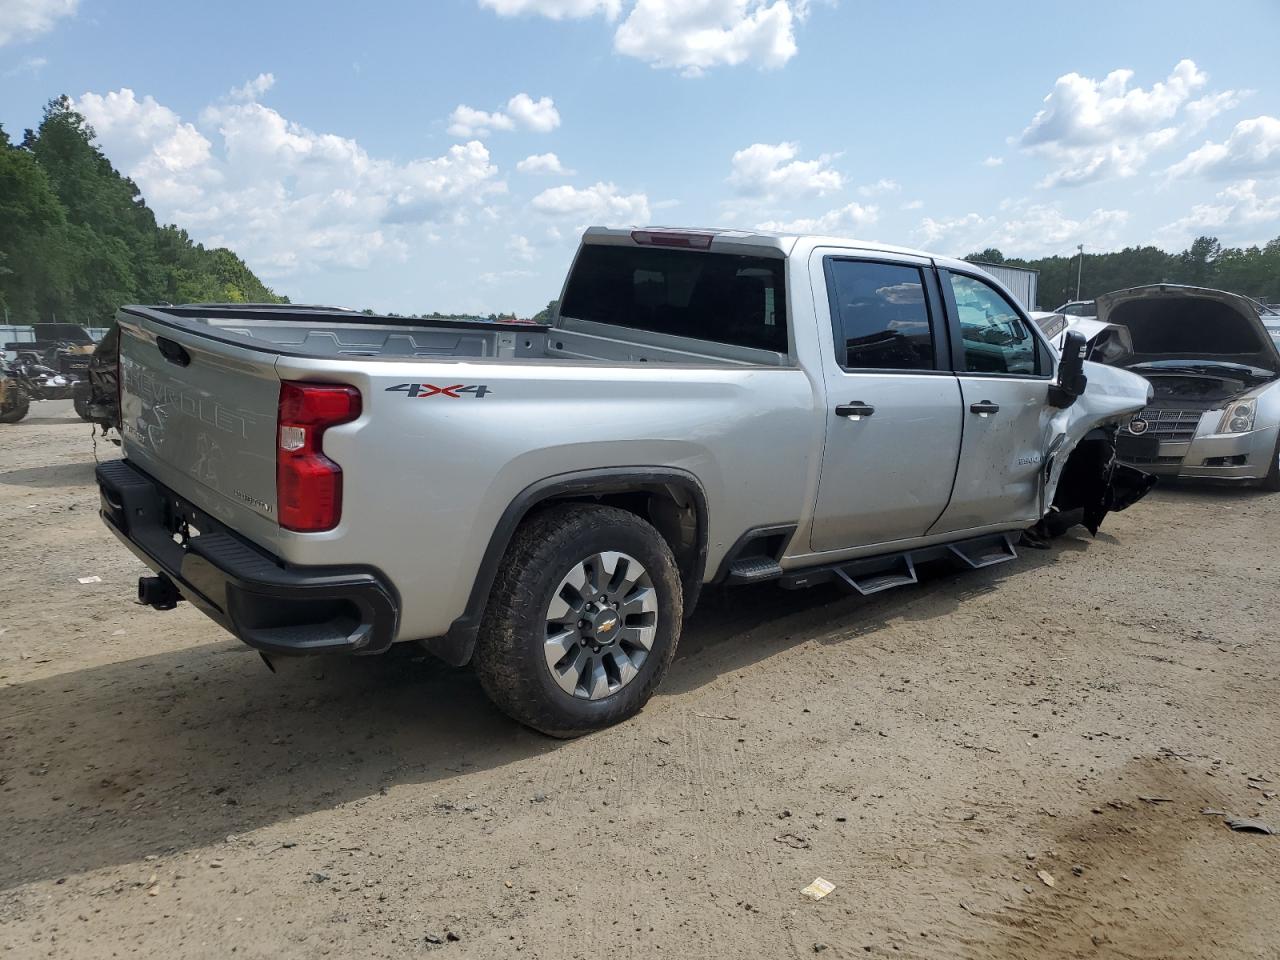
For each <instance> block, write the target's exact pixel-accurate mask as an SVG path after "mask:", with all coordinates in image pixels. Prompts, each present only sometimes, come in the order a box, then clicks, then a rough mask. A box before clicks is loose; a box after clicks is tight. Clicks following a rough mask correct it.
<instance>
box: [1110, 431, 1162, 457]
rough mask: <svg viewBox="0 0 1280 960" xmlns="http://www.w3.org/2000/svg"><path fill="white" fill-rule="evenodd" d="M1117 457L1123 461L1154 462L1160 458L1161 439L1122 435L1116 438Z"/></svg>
mask: <svg viewBox="0 0 1280 960" xmlns="http://www.w3.org/2000/svg"><path fill="white" fill-rule="evenodd" d="M1116 456H1118V457H1119V458H1120V459H1121V460H1153V459H1155V458H1156V457H1158V456H1160V438H1159V437H1134V436H1125V435H1124V434H1121V435H1120V436H1119V437H1117V438H1116Z"/></svg>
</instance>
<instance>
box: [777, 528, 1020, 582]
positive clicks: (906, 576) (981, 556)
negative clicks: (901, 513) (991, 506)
mask: <svg viewBox="0 0 1280 960" xmlns="http://www.w3.org/2000/svg"><path fill="white" fill-rule="evenodd" d="M1015 536H1016V534H1012V533H997V534H988V535H986V536H982V537H974V538H973V539H971V540H960V541H958V542H956V543H939V544H934V545H932V546H928V547H920V548H918V549H916V550H904V551H902V552H901V553H890V554H883V555H881V556H878V557H864V558H862V559H858V560H846V561H844V562H843V563H833V564H828V565H827V566H822V567H810V568H808V569H805V570H793V571H790V572H788V573H785V574H783V575H782V576H780V577H778V578H777V581H778V584H779V586H781V587H783V588H785V589H787V590H799V589H801V588H802V587H816V586H818V585H819V584H823V583H835V584H837V585H839V586H841V587H843V588H844V589H846V590H848V591H849V592H851V593H856V594H859V595H861V596H864V597H866V596H870V595H871V594H874V593H880V592H881V591H882V590H890V589H892V588H893V587H905V586H908V585H910V584H913V583H918V582H919V577H918V576H917V574H916V566H917V564H921V563H925V562H926V561H930V560H951V561H952V562H953V563H956V564H958V565H960V566H962V567H964V568H966V569H969V570H979V569H981V568H983V567H992V566H995V565H996V564H998V563H1007V562H1008V561H1010V560H1016V559H1017V557H1018V551H1017V550H1015V549H1014V547H1013V542H1014V540H1013V538H1014V537H1015Z"/></svg>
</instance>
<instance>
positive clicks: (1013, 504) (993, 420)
mask: <svg viewBox="0 0 1280 960" xmlns="http://www.w3.org/2000/svg"><path fill="white" fill-rule="evenodd" d="M938 273H939V279H940V281H941V284H942V293H943V297H944V299H945V301H946V305H947V313H948V318H949V329H950V331H951V341H952V343H953V344H954V345H955V346H954V350H953V358H952V359H953V364H954V366H955V370H956V373H957V375H958V377H959V381H960V391H961V394H962V397H963V410H964V413H963V417H964V440H963V443H962V446H961V450H960V464H959V467H958V469H957V470H956V481H955V489H954V490H953V491H952V494H951V503H950V505H949V506H948V507H947V510H946V513H945V514H943V516H942V518H941V519H940V520H939V521H938V523H937V524H936V525H935V526H934V527H933V528H932V529H931V530H930V531H929V532H930V533H931V534H934V533H951V532H954V531H958V530H968V529H971V528H974V527H986V526H992V525H995V524H1001V523H1011V522H1024V521H1025V522H1027V523H1034V522H1035V521H1036V520H1038V519H1039V517H1040V515H1041V512H1042V511H1041V488H1042V482H1043V465H1044V457H1045V453H1046V448H1047V445H1048V442H1049V439H1050V437H1049V434H1050V427H1051V424H1050V420H1051V419H1052V417H1053V414H1054V413H1055V412H1056V408H1054V407H1051V406H1049V403H1048V398H1049V387H1050V384H1051V381H1052V377H1053V361H1052V358H1051V356H1050V354H1049V350H1048V348H1047V347H1046V346H1045V345H1044V344H1043V342H1042V341H1041V340H1040V338H1039V337H1038V336H1037V335H1036V333H1035V330H1034V327H1035V325H1034V324H1033V323H1031V321H1030V320H1028V319H1027V318H1026V316H1024V315H1023V313H1022V311H1021V310H1020V309H1019V308H1018V307H1017V306H1016V305H1014V303H1013V301H1012V300H1011V299H1010V298H1009V297H1008V296H1006V295H1005V294H1004V292H1003V291H1001V290H1000V289H999V288H998V287H997V286H996V285H995V284H993V283H992V282H991V281H990V280H989V279H987V278H984V277H980V276H978V275H977V273H976V272H975V273H974V274H966V273H961V272H952V271H947V270H940V271H939V272H938Z"/></svg>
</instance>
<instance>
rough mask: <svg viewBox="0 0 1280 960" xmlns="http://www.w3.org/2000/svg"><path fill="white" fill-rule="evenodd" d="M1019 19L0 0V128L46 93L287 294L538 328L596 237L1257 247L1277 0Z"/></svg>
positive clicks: (1278, 194)
mask: <svg viewBox="0 0 1280 960" xmlns="http://www.w3.org/2000/svg"><path fill="white" fill-rule="evenodd" d="M1043 9H1044V12H1040V7H1039V5H1028V4H1014V3H986V4H980V5H973V4H956V3H933V2H922V3H918V4H910V5H906V4H893V5H891V4H882V3H870V2H855V0H835V2H833V0H430V2H422V0H419V2H416V3H410V2H402V3H401V2H384V3H368V4H363V5H356V6H350V5H321V4H315V3H301V2H286V0H273V2H266V3H264V2H257V3H236V2H226V0H224V2H221V3H219V4H199V5H196V4H183V3H173V2H172V0H170V2H167V3H160V2H154V3H153V2H138V0H135V2H131V3H129V4H127V5H125V4H108V3H107V2H105V0H0V123H3V124H4V126H5V128H6V129H7V130H9V131H10V132H11V133H13V134H14V135H15V136H16V135H20V132H21V130H22V128H24V127H27V126H32V125H34V124H36V123H37V122H38V120H39V113H40V108H41V106H42V104H43V103H44V102H45V101H46V100H47V99H49V98H50V97H52V96H55V95H57V94H60V93H67V94H68V95H70V96H72V97H73V98H75V100H76V101H77V104H78V106H79V108H80V109H81V110H82V112H84V113H85V114H86V115H87V116H88V117H89V118H90V119H91V121H92V122H93V124H94V125H95V127H96V128H97V129H98V132H99V139H100V141H101V144H102V146H103V148H104V150H105V151H106V152H107V154H108V156H110V157H111V158H112V160H113V162H115V163H116V165H117V166H118V167H120V168H121V169H122V170H123V171H124V172H125V173H127V174H129V175H131V176H133V177H134V178H135V180H137V182H138V183H139V185H140V186H141V188H142V189H143V192H144V194H145V195H146V197H147V199H148V202H149V203H150V204H151V206H152V207H153V208H154V209H155V210H156V212H157V215H158V216H159V217H160V218H161V220H163V221H173V222H177V223H178V224H180V225H182V226H185V227H187V228H188V229H189V230H190V231H191V233H192V234H193V236H194V237H195V238H196V239H198V240H201V241H204V242H207V243H219V244H227V245H229V246H231V247H233V248H234V249H235V250H237V252H239V253H240V254H241V255H242V256H244V257H245V259H246V260H247V261H248V262H249V264H250V266H252V267H253V268H254V269H255V270H256V271H257V272H258V273H259V275H261V276H262V277H263V278H264V279H266V280H267V282H268V283H270V284H271V285H272V286H273V287H275V288H276V289H277V290H278V291H280V292H282V293H285V294H288V295H289V296H290V297H292V298H294V299H295V300H298V301H307V302H322V303H339V304H347V305H354V306H372V307H374V308H377V309H381V310H398V311H402V312H419V311H429V310H432V309H439V310H444V311H450V310H456V311H477V312H489V311H490V310H506V309H511V310H515V311H517V312H519V313H521V314H529V313H532V312H533V311H534V310H536V309H538V308H540V307H541V306H542V305H543V304H545V303H546V301H547V300H549V299H551V298H552V297H554V296H556V295H557V294H558V292H559V285H560V282H561V280H562V278H563V272H564V270H565V267H566V266H567V264H568V262H569V258H570V257H571V255H572V251H573V248H574V246H575V243H576V238H577V234H578V232H579V231H580V229H581V227H582V226H584V225H587V224H590V223H610V224H629V223H643V222H653V223H672V224H683V225H723V226H738V227H764V226H771V227H782V228H789V229H795V230H800V231H804V232H823V233H830V234H835V235H841V236H859V237H867V238H875V239H880V240H885V241H888V242H892V243H899V244H904V245H909V246H918V247H923V248H926V249H930V250H934V251H937V252H940V253H951V254H964V253H966V252H969V251H970V250H973V249H978V248H982V247H985V246H988V245H995V246H999V247H1000V248H1001V249H1002V250H1004V252H1005V253H1006V254H1008V255H1019V254H1021V255H1027V256H1036V255H1042V254H1047V253H1054V252H1061V253H1068V252H1070V251H1072V250H1074V248H1075V245H1076V244H1077V243H1084V244H1085V245H1086V249H1091V250H1100V249H1110V248H1115V247H1119V246H1123V245H1126V244H1131V243H1157V244H1159V245H1161V246H1164V247H1166V248H1169V249H1179V248H1181V247H1182V246H1184V245H1185V244H1186V243H1187V242H1188V241H1189V240H1190V239H1192V238H1194V237H1195V236H1196V235H1198V234H1201V233H1209V234H1213V235H1216V236H1218V237H1220V238H1221V239H1222V240H1223V241H1224V242H1227V243H1231V244H1241V243H1245V244H1247V243H1256V242H1266V241H1267V240H1270V239H1272V238H1274V237H1276V236H1280V119H1276V118H1278V117H1280V54H1278V53H1277V52H1276V49H1275V39H1276V37H1278V36H1280V4H1277V3H1275V2H1274V0H1238V2H1233V3H1231V4H1230V5H1222V6H1220V7H1214V8H1212V9H1213V11H1214V13H1213V15H1212V16H1211V17H1206V15H1205V12H1206V9H1209V8H1207V7H1206V5H1204V4H1203V3H1196V4H1192V3H1182V2H1175V0H1163V2H1159V3H1155V2H1124V3H1117V2H1115V0H1111V2H1108V3H1093V2H1087V0H1086V2H1076V3H1073V4H1070V5H1054V6H1053V7H1052V8H1049V7H1045V8H1043ZM1228 11H1229V12H1228ZM1117 71H1124V72H1119V73H1118V72H1117ZM1046 98H1047V99H1046ZM460 108H461V109H460Z"/></svg>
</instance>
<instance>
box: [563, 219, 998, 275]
mask: <svg viewBox="0 0 1280 960" xmlns="http://www.w3.org/2000/svg"><path fill="white" fill-rule="evenodd" d="M649 233H653V234H687V235H693V236H699V237H701V236H707V237H710V238H711V239H710V241H709V244H710V249H713V250H720V251H723V252H726V253H727V252H732V250H733V248H735V247H736V248H743V252H755V253H757V254H761V253H763V252H764V251H767V250H773V251H777V252H778V253H780V254H781V255H782V256H790V255H791V253H792V251H793V250H794V249H795V248H796V246H797V245H798V244H799V243H800V242H801V241H804V242H805V244H806V245H808V246H833V247H847V248H849V249H853V250H865V251H867V252H869V253H900V254H905V255H907V256H913V257H925V258H928V259H931V260H936V261H937V262H938V264H939V265H941V266H948V265H953V266H957V267H963V268H965V269H969V268H972V267H973V266H975V264H972V263H968V262H967V261H964V260H959V259H957V258H955V257H944V256H939V255H938V254H934V253H929V252H928V251H926V250H916V249H914V248H911V247H900V246H896V245H894V244H890V243H882V242H880V241H876V240H856V239H853V238H850V237H833V236H828V235H824V234H808V233H781V232H777V231H772V230H736V229H732V228H726V227H673V226H652V227H588V228H587V229H586V231H585V232H584V233H583V235H582V242H583V243H606V244H627V245H631V244H635V245H637V246H640V245H642V244H640V243H639V242H637V240H636V235H637V234H649ZM752 248H754V249H752ZM764 255H765V256H767V255H768V254H767V253H766V254H764Z"/></svg>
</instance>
